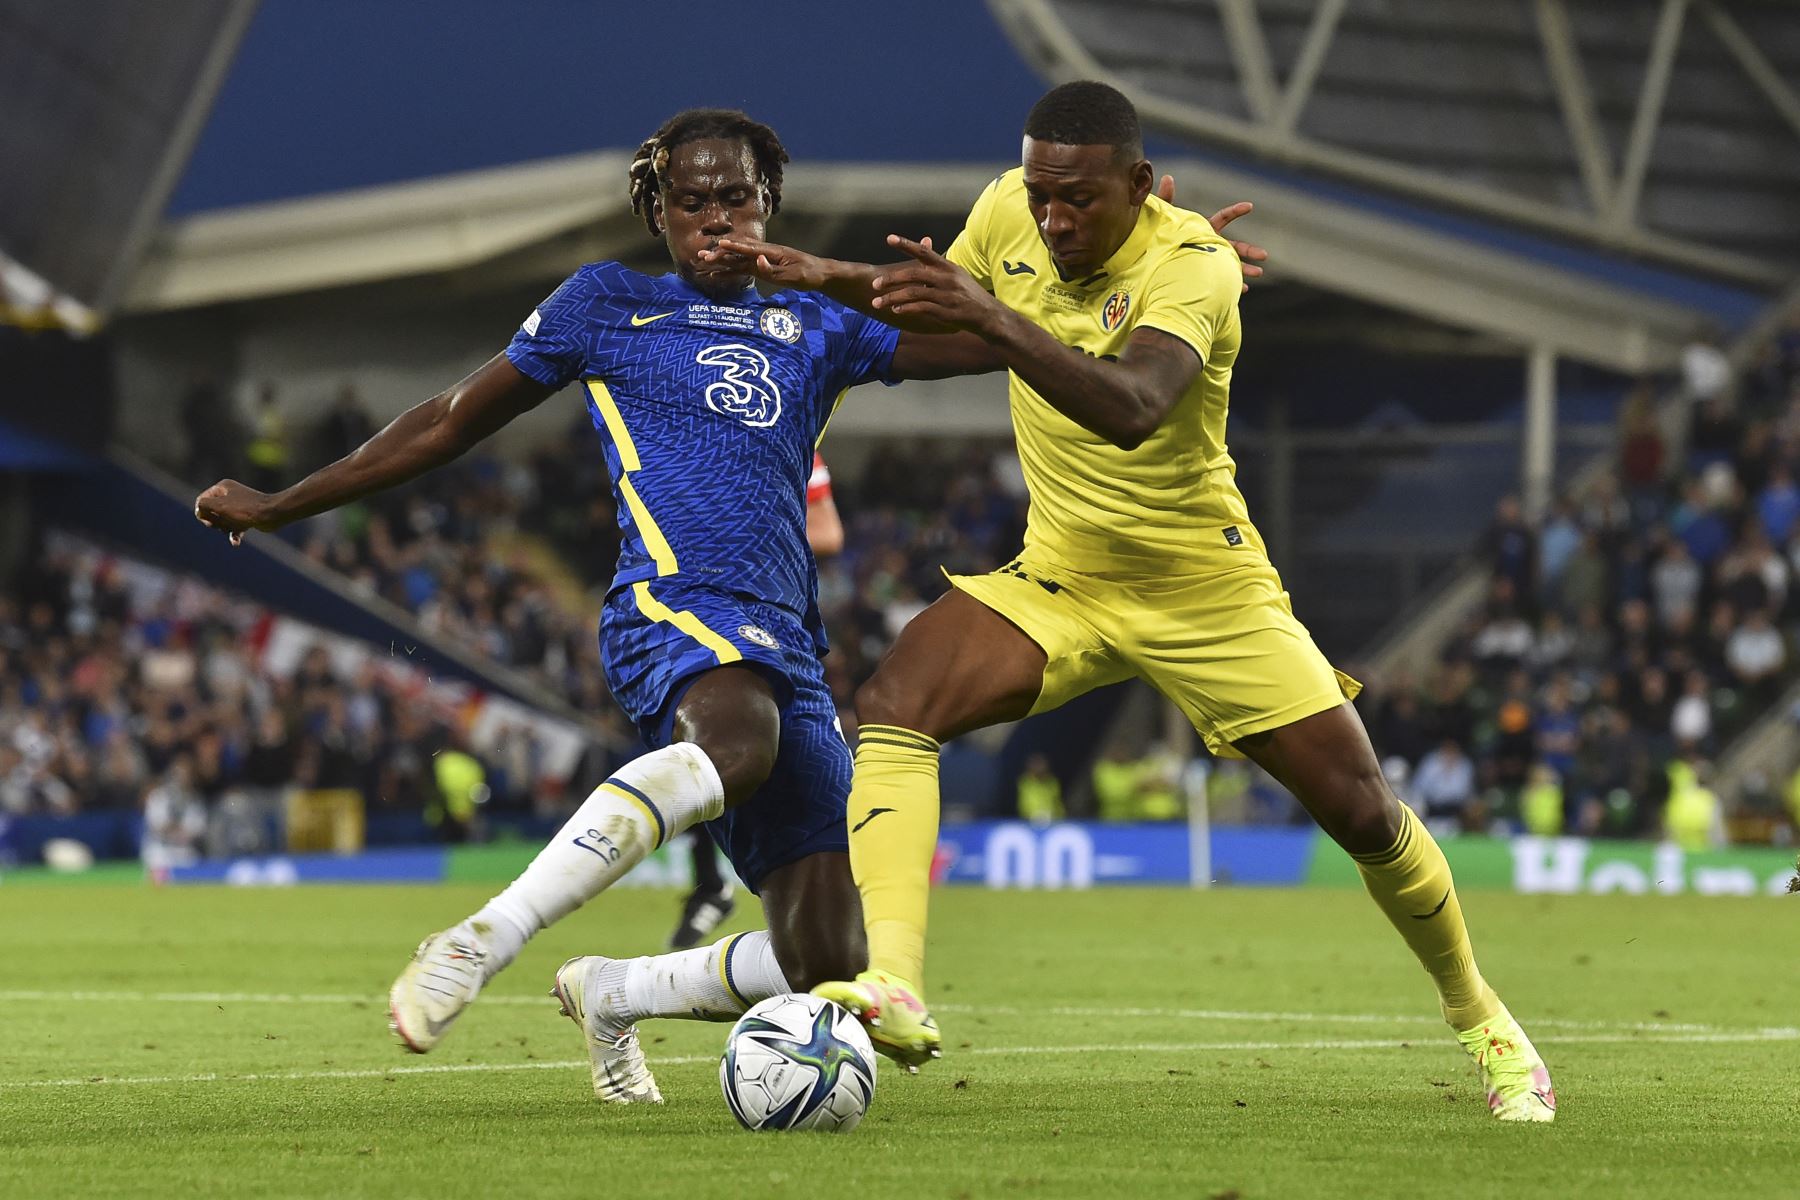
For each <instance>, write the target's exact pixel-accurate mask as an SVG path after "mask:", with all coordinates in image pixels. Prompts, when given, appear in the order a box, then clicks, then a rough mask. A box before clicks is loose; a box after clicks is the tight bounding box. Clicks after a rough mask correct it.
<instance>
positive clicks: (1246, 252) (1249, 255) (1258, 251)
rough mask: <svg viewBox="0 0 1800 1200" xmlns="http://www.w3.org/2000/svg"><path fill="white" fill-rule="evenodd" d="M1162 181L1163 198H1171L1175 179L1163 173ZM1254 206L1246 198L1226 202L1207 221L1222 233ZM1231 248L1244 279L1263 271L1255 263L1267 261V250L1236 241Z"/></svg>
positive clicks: (1247, 286) (1254, 276)
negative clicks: (1235, 252)
mask: <svg viewBox="0 0 1800 1200" xmlns="http://www.w3.org/2000/svg"><path fill="white" fill-rule="evenodd" d="M1163 182H1164V183H1165V184H1167V185H1168V188H1169V195H1168V196H1166V197H1164V198H1165V199H1169V200H1172V199H1173V197H1174V194H1175V180H1174V179H1173V178H1172V177H1170V176H1168V175H1164V176H1163ZM1159 194H1160V191H1159ZM1255 207H1256V206H1255V205H1254V204H1252V203H1250V202H1249V201H1248V200H1239V201H1238V202H1237V203H1236V204H1228V205H1226V206H1225V207H1224V208H1221V209H1220V210H1219V211H1218V212H1216V213H1214V214H1213V215H1212V216H1210V217H1208V218H1207V221H1208V222H1210V223H1211V225H1212V227H1213V232H1214V233H1224V232H1225V227H1226V226H1227V225H1229V224H1231V223H1232V222H1233V221H1235V220H1237V219H1238V218H1239V217H1242V216H1246V215H1248V214H1249V213H1250V211H1251V210H1252V209H1254V208H1255ZM1228 240H1229V239H1228ZM1231 248H1232V249H1233V250H1236V251H1237V256H1238V262H1239V263H1240V264H1242V265H1243V268H1244V278H1245V279H1255V278H1256V277H1257V276H1259V275H1261V274H1262V273H1263V269H1262V268H1261V267H1259V266H1257V265H1256V264H1257V263H1260V262H1267V261H1268V260H1269V252H1268V251H1267V250H1264V249H1263V248H1262V247H1261V246H1258V245H1255V244H1254V243H1252V242H1237V241H1233V242H1232V243H1231ZM1244 290H1245V291H1246V292H1247V291H1249V290H1250V285H1249V284H1248V283H1246V284H1245V285H1244Z"/></svg>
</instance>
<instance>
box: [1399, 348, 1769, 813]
mask: <svg viewBox="0 0 1800 1200" xmlns="http://www.w3.org/2000/svg"><path fill="white" fill-rule="evenodd" d="M1706 349H1707V348H1706V346H1705V344H1704V343H1697V344H1696V347H1694V348H1690V352H1689V354H1688V355H1687V356H1686V357H1687V370H1686V372H1685V374H1684V379H1683V394H1684V395H1686V396H1688V397H1690V399H1689V400H1688V401H1687V403H1688V404H1689V411H1688V413H1687V421H1686V428H1685V430H1684V436H1683V438H1682V439H1681V441H1680V443H1678V444H1677V445H1675V446H1670V445H1667V444H1666V443H1665V439H1664V437H1663V435H1662V434H1661V432H1660V431H1659V428H1658V425H1657V422H1656V421H1655V420H1654V418H1653V416H1652V402H1651V395H1652V393H1651V392H1650V390H1649V388H1648V387H1647V386H1646V387H1644V388H1640V389H1639V391H1638V392H1637V393H1636V394H1634V396H1633V398H1632V400H1631V401H1630V402H1629V403H1628V404H1627V405H1626V406H1625V407H1624V409H1623V410H1622V414H1621V419H1620V427H1619V434H1618V448H1617V451H1616V455H1615V458H1614V460H1613V462H1612V464H1611V469H1610V470H1608V471H1607V472H1606V473H1605V474H1603V475H1601V476H1600V477H1599V478H1598V479H1597V480H1596V481H1595V482H1593V483H1592V484H1591V485H1589V486H1587V487H1586V488H1584V489H1583V490H1581V491H1580V492H1577V493H1575V494H1571V495H1567V496H1565V497H1563V498H1562V499H1561V501H1560V502H1559V503H1558V504H1557V505H1556V506H1555V507H1554V509H1553V510H1552V511H1551V512H1550V513H1549V514H1547V515H1546V516H1545V517H1544V518H1543V519H1542V520H1540V521H1537V522H1527V521H1526V520H1525V519H1524V518H1523V517H1522V515H1521V511H1520V506H1519V502H1518V500H1517V498H1516V497H1508V498H1507V499H1505V500H1503V501H1502V502H1501V504H1500V506H1499V508H1498V510H1497V512H1496V515H1495V518H1494V520H1493V522H1492V524H1491V525H1490V526H1489V528H1488V530H1487V531H1486V533H1485V534H1484V536H1483V538H1482V541H1481V544H1480V551H1479V552H1480V554H1481V557H1482V559H1483V561H1484V563H1485V566H1486V568H1487V570H1488V573H1489V590H1488V594H1487V599H1486V602H1485V604H1484V605H1482V606H1481V608H1480V609H1478V610H1477V611H1476V612H1474V613H1471V614H1470V615H1469V617H1468V618H1467V620H1466V621H1465V622H1464V624H1463V626H1462V627H1461V629H1460V630H1459V631H1458V632H1457V635H1456V636H1455V637H1453V638H1452V639H1451V640H1450V642H1449V644H1448V645H1447V646H1446V647H1445V648H1444V650H1443V652H1442V655H1441V657H1440V660H1439V661H1438V663H1437V664H1436V665H1435V666H1433V667H1432V668H1431V669H1430V671H1429V672H1428V673H1426V675H1425V676H1424V677H1423V678H1418V677H1415V676H1413V675H1411V674H1407V673H1402V674H1400V675H1397V676H1396V677H1394V678H1391V679H1389V680H1387V681H1386V685H1385V686H1384V687H1382V688H1381V689H1379V694H1378V695H1377V694H1372V695H1371V696H1370V698H1369V700H1367V701H1366V702H1365V711H1366V712H1367V713H1368V714H1369V720H1370V725H1371V729H1372V731H1373V734H1374V737H1375V740H1376V743H1377V746H1378V748H1379V749H1381V750H1382V751H1383V752H1384V753H1385V754H1387V755H1389V756H1390V760H1389V761H1390V770H1391V771H1392V772H1393V773H1394V774H1395V775H1396V776H1397V778H1398V779H1399V780H1401V781H1403V782H1402V786H1403V787H1406V788H1408V789H1409V790H1410V795H1411V798H1412V799H1413V801H1414V802H1415V803H1416V804H1418V805H1419V806H1420V807H1422V808H1423V809H1424V810H1425V811H1426V812H1427V813H1428V814H1429V815H1431V816H1433V817H1435V818H1437V819H1439V820H1442V821H1444V822H1446V823H1451V824H1455V825H1459V826H1461V827H1463V828H1466V829H1482V828H1486V827H1487V826H1489V825H1490V824H1498V825H1500V826H1502V827H1505V828H1511V829H1515V830H1517V829H1521V828H1523V829H1527V830H1529V831H1531V832H1534V833H1543V834H1560V833H1563V832H1565V831H1566V832H1570V833H1581V834H1587V835H1608V836H1660V835H1663V834H1664V833H1667V834H1669V835H1671V836H1673V837H1676V838H1677V840H1680V838H1681V834H1682V833H1683V831H1682V830H1681V829H1678V828H1675V827H1674V823H1678V822H1679V821H1680V820H1683V819H1686V817H1685V816H1683V815H1680V814H1677V813H1676V812H1675V809H1676V808H1679V804H1676V805H1675V807H1674V808H1672V807H1671V802H1672V801H1673V800H1675V799H1676V797H1677V796H1678V795H1680V794H1682V793H1683V792H1684V791H1685V790H1686V789H1690V788H1695V787H1699V788H1700V790H1701V791H1705V790H1706V789H1704V787H1702V786H1700V785H1702V784H1704V782H1705V780H1706V778H1707V776H1708V775H1709V773H1710V764H1711V762H1712V761H1714V760H1715V759H1716V757H1717V755H1718V754H1719V752H1720V751H1721V749H1722V748H1723V747H1724V746H1725V745H1726V744H1727V743H1728V742H1729V740H1730V739H1731V737H1732V736H1733V735H1735V734H1737V733H1739V732H1741V731H1742V730H1743V729H1744V728H1745V727H1746V726H1747V725H1748V723H1749V722H1750V721H1751V720H1752V719H1753V718H1754V717H1756V716H1757V715H1759V714H1761V713H1762V712H1764V711H1766V710H1767V709H1768V707H1769V706H1770V705H1771V704H1772V703H1773V702H1775V701H1776V700H1777V698H1778V697H1779V696H1780V694H1781V692H1782V689H1783V686H1784V684H1786V683H1787V682H1789V681H1791V680H1792V679H1793V677H1794V675H1795V665H1796V664H1795V661H1794V655H1793V651H1792V647H1793V644H1794V638H1795V636H1796V633H1797V632H1800V607H1797V604H1800V589H1796V588H1795V587H1793V586H1792V585H1793V581H1794V579H1795V578H1796V576H1800V488H1796V485H1795V473H1796V469H1797V468H1800V323H1796V324H1793V325H1790V326H1789V327H1788V328H1787V329H1786V330H1785V331H1783V332H1782V333H1781V334H1779V335H1778V336H1776V337H1772V338H1770V339H1768V340H1767V341H1766V342H1765V343H1764V344H1763V345H1762V346H1761V347H1760V349H1758V350H1757V352H1756V353H1755V354H1754V356H1753V358H1752V361H1753V363H1754V366H1753V368H1752V369H1751V370H1749V371H1748V372H1746V373H1745V374H1744V376H1743V377H1742V378H1741V379H1740V380H1737V381H1735V386H1733V383H1734V381H1733V380H1732V377H1731V374H1730V372H1729V370H1728V369H1726V370H1725V371H1724V372H1723V373H1721V372H1720V371H1719V370H1718V369H1716V368H1715V367H1714V366H1713V364H1712V362H1711V357H1710V355H1708V354H1707V353H1706ZM1715 353H1716V352H1715ZM1409 777H1410V779H1409ZM1707 795H1708V796H1710V792H1708V793H1707ZM1703 804H1704V805H1705V807H1706V813H1707V815H1706V819H1705V821H1704V825H1705V828H1704V830H1703V831H1702V832H1700V833H1699V834H1698V835H1696V836H1698V837H1699V839H1700V840H1701V841H1702V842H1703V843H1704V842H1710V841H1717V840H1721V839H1722V838H1724V837H1725V836H1726V834H1727V832H1728V827H1729V832H1732V833H1735V834H1736V835H1737V836H1738V837H1740V838H1749V839H1757V840H1767V839H1768V838H1769V837H1771V836H1777V833H1778V830H1779V826H1780V822H1779V820H1778V814H1779V805H1778V804H1777V803H1776V801H1775V799H1774V797H1773V796H1772V795H1771V794H1769V789H1768V788H1767V787H1766V785H1765V786H1763V787H1761V788H1749V789H1744V790H1743V791H1742V792H1741V793H1740V797H1739V800H1738V804H1737V806H1736V808H1735V810H1734V811H1733V812H1732V813H1731V814H1729V815H1730V816H1731V818H1732V819H1731V820H1730V821H1729V822H1728V821H1727V820H1726V817H1727V814H1726V813H1725V811H1724V810H1723V807H1722V805H1721V803H1720V802H1719V801H1718V799H1717V798H1716V797H1713V798H1711V799H1710V801H1703Z"/></svg>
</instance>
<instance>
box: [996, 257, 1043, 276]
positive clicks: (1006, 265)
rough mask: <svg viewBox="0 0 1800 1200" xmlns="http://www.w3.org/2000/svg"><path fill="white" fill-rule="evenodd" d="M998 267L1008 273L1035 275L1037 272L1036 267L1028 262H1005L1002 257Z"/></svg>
mask: <svg viewBox="0 0 1800 1200" xmlns="http://www.w3.org/2000/svg"><path fill="white" fill-rule="evenodd" d="M1000 269H1001V270H1003V271H1005V272H1006V273H1007V274H1008V275H1036V274H1037V268H1036V267H1034V266H1032V265H1031V264H1030V263H1015V262H1007V261H1006V260H1005V259H1004V258H1003V259H1001V260H1000Z"/></svg>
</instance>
